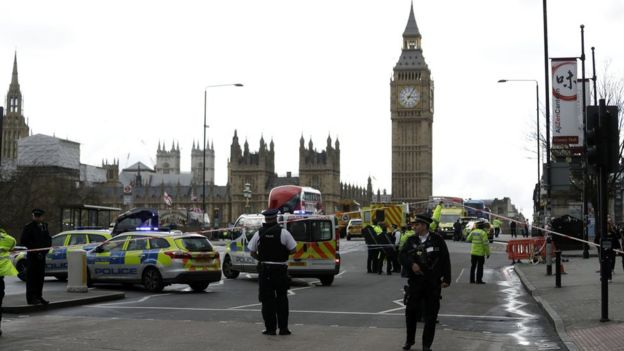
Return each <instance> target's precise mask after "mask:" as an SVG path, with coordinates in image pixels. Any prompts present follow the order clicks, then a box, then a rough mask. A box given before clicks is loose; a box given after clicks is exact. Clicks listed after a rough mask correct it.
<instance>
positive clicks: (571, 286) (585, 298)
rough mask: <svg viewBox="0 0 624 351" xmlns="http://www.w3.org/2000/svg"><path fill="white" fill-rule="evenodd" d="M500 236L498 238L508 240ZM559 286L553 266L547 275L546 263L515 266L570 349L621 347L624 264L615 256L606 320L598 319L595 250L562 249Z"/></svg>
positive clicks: (623, 344) (595, 350)
mask: <svg viewBox="0 0 624 351" xmlns="http://www.w3.org/2000/svg"><path fill="white" fill-rule="evenodd" d="M509 239H510V238H509V236H508V235H504V234H503V235H501V236H500V237H499V239H498V240H499V241H507V240H509ZM562 257H563V258H564V259H566V260H567V261H566V262H563V263H562V264H563V270H564V272H565V273H566V274H562V276H561V288H557V287H556V286H555V267H554V264H553V267H552V275H550V276H549V275H547V274H546V265H545V264H532V263H529V262H528V261H527V260H524V261H522V263H519V264H515V265H514V268H515V271H516V273H517V274H518V276H519V277H520V280H521V281H522V284H523V285H524V286H525V288H526V289H527V290H528V291H529V292H530V293H531V295H533V298H534V299H535V300H536V301H537V303H538V304H539V305H540V306H541V307H542V309H543V310H544V311H545V312H546V314H547V315H548V318H549V319H550V320H551V322H552V323H553V325H554V327H555V329H556V331H557V334H558V335H559V337H560V338H561V341H562V342H563V343H564V345H566V346H567V348H568V349H569V350H572V351H574V350H591V351H602V350H605V351H607V350H609V351H613V350H624V267H623V265H622V262H621V260H622V258H618V259H617V262H616V266H615V273H614V274H613V279H612V280H611V281H610V282H609V284H608V313H607V315H608V319H609V321H607V322H601V321H600V320H601V316H602V312H601V311H602V304H601V301H602V300H601V282H600V273H599V272H597V271H598V270H599V268H600V264H599V262H598V258H597V253H596V250H595V249H593V248H592V249H591V250H590V258H588V259H584V258H582V255H581V253H580V252H575V251H572V252H565V251H564V252H563V254H562Z"/></svg>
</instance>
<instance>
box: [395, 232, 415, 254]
mask: <svg viewBox="0 0 624 351" xmlns="http://www.w3.org/2000/svg"><path fill="white" fill-rule="evenodd" d="M414 235H416V232H415V231H413V230H406V231H405V233H403V234H401V239H400V240H399V250H401V249H402V248H403V245H405V242H406V241H407V239H409V237H410V236H414Z"/></svg>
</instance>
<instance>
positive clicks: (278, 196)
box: [269, 185, 323, 214]
mask: <svg viewBox="0 0 624 351" xmlns="http://www.w3.org/2000/svg"><path fill="white" fill-rule="evenodd" d="M269 208H277V209H279V210H280V211H281V212H282V213H295V214H322V213H323V202H322V199H321V192H320V191H318V190H317V189H314V188H311V187H308V186H298V185H282V186H278V187H275V188H273V189H271V192H270V193H269Z"/></svg>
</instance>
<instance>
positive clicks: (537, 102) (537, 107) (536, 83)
mask: <svg viewBox="0 0 624 351" xmlns="http://www.w3.org/2000/svg"><path fill="white" fill-rule="evenodd" d="M498 82H499V83H507V82H535V114H536V122H537V189H538V194H539V192H540V191H541V190H540V189H541V184H542V182H541V180H542V178H541V176H540V168H541V167H542V165H541V163H540V123H539V83H538V82H537V80H535V79H500V80H499V81H498ZM538 201H539V195H538Z"/></svg>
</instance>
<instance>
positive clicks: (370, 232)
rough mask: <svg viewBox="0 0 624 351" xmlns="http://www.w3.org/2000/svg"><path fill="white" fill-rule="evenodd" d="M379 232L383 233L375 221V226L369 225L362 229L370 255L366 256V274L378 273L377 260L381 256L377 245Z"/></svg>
mask: <svg viewBox="0 0 624 351" xmlns="http://www.w3.org/2000/svg"><path fill="white" fill-rule="evenodd" d="M377 231H379V232H380V233H381V227H380V226H378V225H377V221H373V225H367V226H366V227H364V229H362V234H363V235H364V242H365V243H366V249H367V252H368V255H367V256H366V272H367V273H377V260H378V256H379V247H378V245H377Z"/></svg>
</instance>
